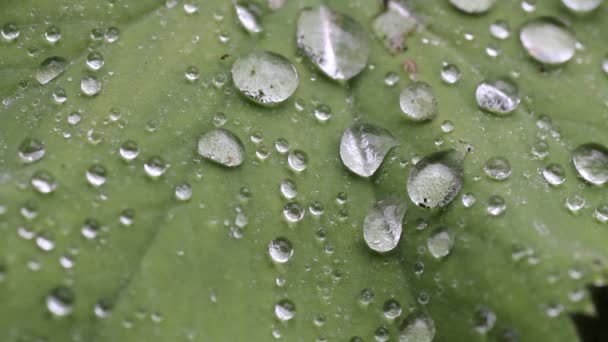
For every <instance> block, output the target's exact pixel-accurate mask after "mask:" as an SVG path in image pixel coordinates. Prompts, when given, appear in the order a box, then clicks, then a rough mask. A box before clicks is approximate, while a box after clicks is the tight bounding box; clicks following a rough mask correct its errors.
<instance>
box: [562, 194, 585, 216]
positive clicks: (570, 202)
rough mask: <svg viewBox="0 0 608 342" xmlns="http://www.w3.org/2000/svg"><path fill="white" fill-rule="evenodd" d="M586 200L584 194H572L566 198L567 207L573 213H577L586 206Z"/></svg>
mask: <svg viewBox="0 0 608 342" xmlns="http://www.w3.org/2000/svg"><path fill="white" fill-rule="evenodd" d="M586 202H587V201H586V200H585V198H584V197H583V196H581V195H579V194H572V195H570V196H568V198H566V208H567V209H568V210H570V211H571V212H573V213H577V212H579V211H580V210H581V209H583V208H584V207H585V203H586Z"/></svg>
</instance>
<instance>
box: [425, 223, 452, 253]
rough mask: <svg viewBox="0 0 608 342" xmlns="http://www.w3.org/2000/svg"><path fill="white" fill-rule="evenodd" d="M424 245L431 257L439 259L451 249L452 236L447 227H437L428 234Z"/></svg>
mask: <svg viewBox="0 0 608 342" xmlns="http://www.w3.org/2000/svg"><path fill="white" fill-rule="evenodd" d="M426 245H427V248H428V250H429V252H430V253H431V255H432V256H433V257H435V258H436V259H441V258H443V257H446V256H447V255H449V254H450V252H451V251H452V247H454V236H453V234H452V233H451V232H450V231H449V230H448V229H447V228H439V229H437V230H436V231H434V232H433V233H432V234H431V236H429V238H428V240H427V243H426Z"/></svg>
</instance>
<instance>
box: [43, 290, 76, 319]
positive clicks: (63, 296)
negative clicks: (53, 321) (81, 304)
mask: <svg viewBox="0 0 608 342" xmlns="http://www.w3.org/2000/svg"><path fill="white" fill-rule="evenodd" d="M74 299H75V298H74V293H73V292H72V290H71V289H70V288H67V287H65V286H59V287H56V288H54V289H53V290H51V292H50V293H49V295H48V296H47V297H46V307H47V309H48V310H49V311H50V312H51V314H53V315H55V316H58V317H63V316H67V315H69V314H70V313H71V312H72V309H73V305H74Z"/></svg>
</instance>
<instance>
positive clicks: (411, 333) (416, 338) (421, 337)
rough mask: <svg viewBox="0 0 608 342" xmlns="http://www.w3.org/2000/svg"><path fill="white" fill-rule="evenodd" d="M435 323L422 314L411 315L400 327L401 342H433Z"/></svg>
mask: <svg viewBox="0 0 608 342" xmlns="http://www.w3.org/2000/svg"><path fill="white" fill-rule="evenodd" d="M434 338H435V322H434V321H433V320H432V319H431V317H429V316H428V315H426V314H424V313H422V312H414V313H412V314H410V315H409V316H408V317H407V318H406V319H405V320H404V321H403V323H402V324H401V326H400V327H399V342H432V341H433V339H434Z"/></svg>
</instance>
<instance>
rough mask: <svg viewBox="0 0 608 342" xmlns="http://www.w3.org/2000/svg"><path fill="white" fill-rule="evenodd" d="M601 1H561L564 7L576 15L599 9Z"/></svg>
mask: <svg viewBox="0 0 608 342" xmlns="http://www.w3.org/2000/svg"><path fill="white" fill-rule="evenodd" d="M602 1H603V0H562V3H563V4H564V6H566V7H567V8H568V9H569V10H571V11H572V12H576V13H588V12H591V11H593V10H595V9H596V8H598V7H600V5H601V4H602Z"/></svg>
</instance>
